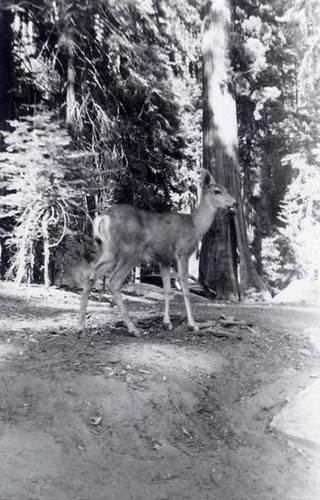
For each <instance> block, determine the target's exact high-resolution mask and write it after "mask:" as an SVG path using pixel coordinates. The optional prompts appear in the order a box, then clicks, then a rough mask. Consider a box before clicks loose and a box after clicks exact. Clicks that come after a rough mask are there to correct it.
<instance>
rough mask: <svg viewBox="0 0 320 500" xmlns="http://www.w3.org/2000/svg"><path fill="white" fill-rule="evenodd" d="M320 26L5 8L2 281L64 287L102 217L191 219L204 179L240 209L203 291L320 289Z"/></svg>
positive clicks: (177, 13)
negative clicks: (127, 213) (133, 213)
mask: <svg viewBox="0 0 320 500" xmlns="http://www.w3.org/2000/svg"><path fill="white" fill-rule="evenodd" d="M319 26H320V5H319V2H318V1H317V0H308V1H303V0H284V1H283V0H272V1H271V2H270V1H266V0H262V1H257V0H240V1H234V2H230V3H229V2H228V1H227V0H225V1H221V2H215V1H214V0H212V1H204V2H201V1H199V0H184V1H183V0H175V1H174V0H168V1H162V0H123V1H121V2H119V1H114V0H110V1H108V0H91V1H89V0H86V1H83V0H81V1H80V0H56V1H49V0H29V1H28V2H26V1H23V0H11V1H10V2H8V1H6V0H5V1H4V0H2V2H1V4H0V126H1V131H0V134H1V139H0V148H1V149H0V172H1V173H0V210H1V213H0V217H1V218H0V239H1V279H10V280H15V281H16V282H18V283H21V282H23V281H26V282H32V283H33V282H34V283H42V282H45V283H46V284H47V285H48V284H49V283H50V284H57V285H59V284H64V283H65V280H66V277H67V276H69V275H70V270H71V269H72V268H73V267H75V266H76V265H77V264H78V263H79V262H80V261H81V260H83V259H84V258H85V257H86V254H87V253H88V248H89V249H90V229H91V218H92V217H93V216H94V215H95V214H96V213H99V212H101V211H103V210H104V209H106V208H107V207H108V206H110V205H111V204H113V203H119V202H124V203H130V204H133V205H134V206H136V207H139V208H143V209H150V210H156V211H164V210H179V211H192V210H193V209H194V208H195V207H196V205H197V203H198V201H199V197H200V193H201V173H202V170H203V167H205V168H207V169H209V170H210V171H211V172H212V174H213V176H214V177H215V178H216V180H217V181H219V182H222V183H223V184H225V186H226V187H227V189H228V190H229V191H230V192H231V193H232V194H233V195H235V196H236V197H237V199H238V201H239V202H240V208H239V213H238V215H237V217H236V220H230V221H227V223H226V222H225V220H226V218H225V217H223V216H222V217H221V218H220V219H219V220H218V221H217V222H216V223H215V225H214V226H213V227H212V228H211V230H210V231H209V233H208V235H207V236H206V237H205V239H204V241H203V245H202V249H201V252H200V260H199V264H200V280H201V281H202V283H203V284H205V285H206V286H207V287H208V288H211V289H214V290H215V291H216V294H217V297H218V298H228V297H231V296H234V295H239V293H240V294H241V295H245V294H247V293H249V292H250V291H252V290H255V291H263V290H266V289H269V290H271V291H272V293H276V292H277V291H279V290H281V289H283V288H284V287H285V286H286V285H288V283H290V282H291V281H292V280H293V279H294V278H301V277H304V278H308V279H310V280H315V279H318V274H319V267H320V264H319V262H320V255H319V254H320V250H319V244H318V242H319V241H320V215H319V214H320V210H319V208H320V177H319V172H320V170H319V169H320V142H319V137H320V135H319V127H320V125H319V119H318V115H319V108H320V91H319V90H320V89H319V86H320V57H319V52H320V43H319V42H320V29H319ZM221 40H224V41H225V43H224V44H220V41H221ZM214 89H216V91H215V90H214ZM220 92H221V96H220ZM224 99H225V101H224ZM217 102H218V107H217ZM224 102H226V103H228V102H229V104H230V109H231V110H233V109H234V112H233V114H232V113H231V115H230V109H229V108H228V105H227V104H226V107H224V104H223V103H224ZM219 103H220V104H221V106H220V108H222V109H220V108H219ZM233 103H234V108H233ZM224 114H225V118H226V120H227V121H226V122H225V121H223V115H224ZM220 115H221V116H220ZM228 120H230V122H228ZM226 123H227V125H226ZM232 130H235V131H236V133H235V134H234V136H233V138H232V141H233V142H232V151H231V149H230V150H229V149H228V147H229V146H228V144H229V143H228V141H229V140H230V137H229V135H230V131H232ZM209 136H210V137H211V139H210V141H209V142H208V140H207V139H206V138H207V137H209ZM229 254H230V259H229V260H230V262H231V261H232V262H231V264H232V265H230V262H229V263H228V259H222V255H226V256H228V255H229ZM235 255H236V257H235ZM235 261H236V264H235ZM197 265H198V264H197Z"/></svg>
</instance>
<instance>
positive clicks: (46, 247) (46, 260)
mask: <svg viewBox="0 0 320 500" xmlns="http://www.w3.org/2000/svg"><path fill="white" fill-rule="evenodd" d="M48 222H49V214H48V212H46V213H45V214H44V216H43V218H42V221H41V225H42V237H43V280H44V287H45V289H46V290H49V287H50V277H49V265H50V242H49V230H48Z"/></svg>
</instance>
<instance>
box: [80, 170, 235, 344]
mask: <svg viewBox="0 0 320 500" xmlns="http://www.w3.org/2000/svg"><path fill="white" fill-rule="evenodd" d="M234 204H235V200H234V198H232V197H231V196H230V195H229V194H228V193H227V191H226V190H225V188H224V187H222V186H220V185H218V184H216V183H215V182H214V180H213V178H212V177H211V175H210V174H209V173H208V172H207V173H206V176H205V180H204V187H203V196H202V200H201V202H200V205H199V207H198V209H197V210H196V211H195V212H194V213H193V214H180V213H170V212H169V213H155V212H147V211H144V210H138V209H136V208H134V207H132V206H130V205H114V206H113V207H111V208H110V209H109V210H108V211H107V212H106V213H105V214H104V215H100V216H98V217H97V218H96V219H95V220H94V223H93V234H94V238H95V240H96V242H97V243H98V246H99V251H98V255H97V258H96V259H95V260H94V261H93V263H92V264H91V268H90V271H89V275H88V277H87V279H86V282H85V284H84V290H83V296H82V301H81V308H80V320H79V327H80V329H81V330H82V329H83V328H84V326H85V315H86V307H87V302H88V298H89V293H90V290H91V287H92V284H93V283H94V281H95V280H96V279H97V278H99V277H101V276H106V278H107V284H108V287H109V289H110V291H111V293H112V294H113V298H114V301H115V303H116V304H117V305H118V307H119V309H120V312H121V314H122V317H123V319H124V321H125V323H126V325H127V327H128V330H129V332H130V333H132V334H134V335H138V334H139V332H138V330H137V328H136V327H135V325H134V324H133V322H132V320H131V318H130V316H129V314H128V312H127V310H126V308H125V305H124V303H123V301H122V298H121V294H120V290H121V287H122V285H123V283H124V281H125V279H126V277H127V276H128V274H129V273H130V271H131V270H132V268H133V267H134V266H136V265H138V264H139V263H141V262H158V263H160V265H161V273H162V281H163V288H164V295H165V314H164V324H165V325H166V326H167V327H168V328H172V325H171V322H170V316H169V296H170V265H171V264H172V263H173V262H176V263H177V265H178V272H179V276H180V281H181V288H182V291H183V294H184V299H185V305H186V310H187V316H188V324H189V327H191V328H193V329H197V326H196V324H195V322H194V319H193V316H192V312H191V306H190V299H189V289H188V283H187V278H188V261H189V258H190V256H191V255H192V253H193V252H194V251H195V250H196V248H197V246H198V242H199V240H200V239H201V238H202V236H203V235H204V234H205V233H206V232H207V231H208V229H209V227H210V225H211V224H212V221H213V218H214V216H215V213H216V211H217V209H218V208H219V207H220V208H228V207H232V206H233V205H234Z"/></svg>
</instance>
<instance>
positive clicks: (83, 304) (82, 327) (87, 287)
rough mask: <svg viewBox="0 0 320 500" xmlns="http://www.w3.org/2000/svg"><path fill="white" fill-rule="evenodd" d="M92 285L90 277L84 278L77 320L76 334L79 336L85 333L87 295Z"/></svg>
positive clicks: (92, 280) (92, 281)
mask: <svg viewBox="0 0 320 500" xmlns="http://www.w3.org/2000/svg"><path fill="white" fill-rule="evenodd" d="M93 284H94V279H92V278H90V276H87V277H86V278H85V282H84V285H83V291H82V296H81V302H80V312H79V320H78V333H79V334H81V333H84V332H85V327H86V314H87V306H88V300H89V295H90V292H91V289H92V286H93Z"/></svg>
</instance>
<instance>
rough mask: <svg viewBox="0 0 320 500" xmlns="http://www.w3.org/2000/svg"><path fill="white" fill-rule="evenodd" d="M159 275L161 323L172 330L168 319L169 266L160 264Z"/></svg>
mask: <svg viewBox="0 0 320 500" xmlns="http://www.w3.org/2000/svg"><path fill="white" fill-rule="evenodd" d="M161 276H162V284H163V291H164V318H163V325H164V326H165V327H166V328H168V329H169V330H172V323H171V320H170V293H171V283H170V266H168V265H166V264H162V265H161Z"/></svg>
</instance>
